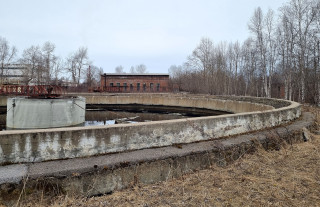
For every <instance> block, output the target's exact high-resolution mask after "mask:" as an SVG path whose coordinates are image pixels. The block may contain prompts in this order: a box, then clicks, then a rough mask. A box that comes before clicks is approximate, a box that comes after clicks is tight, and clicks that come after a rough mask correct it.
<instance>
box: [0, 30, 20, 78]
mask: <svg viewBox="0 0 320 207" xmlns="http://www.w3.org/2000/svg"><path fill="white" fill-rule="evenodd" d="M16 54H17V49H16V47H14V46H12V47H10V45H9V42H8V41H7V40H6V39H5V38H3V37H1V36H0V70H1V72H0V73H1V79H0V84H2V83H3V78H4V75H5V74H4V72H5V71H4V68H5V65H7V64H10V63H12V61H13V59H14V57H15V56H16Z"/></svg>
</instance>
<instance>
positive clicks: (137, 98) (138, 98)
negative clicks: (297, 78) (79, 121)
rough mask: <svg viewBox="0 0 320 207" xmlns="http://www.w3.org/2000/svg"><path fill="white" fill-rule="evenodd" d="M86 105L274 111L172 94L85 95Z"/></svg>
mask: <svg viewBox="0 0 320 207" xmlns="http://www.w3.org/2000/svg"><path fill="white" fill-rule="evenodd" d="M84 96H85V97H86V100H87V104H144V105H163V106H181V107H195V108H206V109H213V110H219V111H227V112H232V113H240V112H251V111H265V110H271V109H274V107H273V106H271V105H265V104H260V103H255V102H244V101H238V100H232V99H230V100H229V99H220V98H219V97H213V96H196V95H183V96H181V95H174V94H134V95H133V94H119V95H117V96H114V95H99V94H98V95H92V94H87V95H85V94H84ZM253 99H254V98H253Z"/></svg>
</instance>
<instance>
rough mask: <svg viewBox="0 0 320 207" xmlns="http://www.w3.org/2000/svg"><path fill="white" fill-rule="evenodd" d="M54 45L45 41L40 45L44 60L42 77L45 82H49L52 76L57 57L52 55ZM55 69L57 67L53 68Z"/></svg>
mask: <svg viewBox="0 0 320 207" xmlns="http://www.w3.org/2000/svg"><path fill="white" fill-rule="evenodd" d="M55 48H56V46H55V45H54V44H53V43H50V42H45V43H44V44H43V46H42V56H43V61H44V71H43V72H44V77H45V79H46V82H50V78H51V76H52V74H51V73H52V72H53V67H54V65H55V62H56V61H57V57H56V56H55V55H54V50H55ZM55 69H57V68H55Z"/></svg>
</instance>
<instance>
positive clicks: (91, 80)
mask: <svg viewBox="0 0 320 207" xmlns="http://www.w3.org/2000/svg"><path fill="white" fill-rule="evenodd" d="M102 74H103V69H102V68H99V67H97V66H95V65H89V67H88V70H87V77H86V80H85V82H86V84H87V87H88V88H90V87H97V86H98V85H99V83H100V78H101V75H102Z"/></svg>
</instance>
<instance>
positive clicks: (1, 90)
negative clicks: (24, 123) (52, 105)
mask: <svg viewBox="0 0 320 207" xmlns="http://www.w3.org/2000/svg"><path fill="white" fill-rule="evenodd" d="M0 94H3V95H15V96H30V97H43V98H54V97H58V96H61V95H63V94H64V90H63V89H62V88H61V87H60V86H56V85H33V86H29V85H0Z"/></svg>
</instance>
